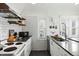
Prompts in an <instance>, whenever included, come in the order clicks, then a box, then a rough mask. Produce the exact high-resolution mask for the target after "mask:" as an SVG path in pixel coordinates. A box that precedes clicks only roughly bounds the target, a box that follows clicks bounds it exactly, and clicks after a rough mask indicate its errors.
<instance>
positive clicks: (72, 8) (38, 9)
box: [24, 3, 79, 16]
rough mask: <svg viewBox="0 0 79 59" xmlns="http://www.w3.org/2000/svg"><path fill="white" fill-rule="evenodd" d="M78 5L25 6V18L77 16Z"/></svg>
mask: <svg viewBox="0 0 79 59" xmlns="http://www.w3.org/2000/svg"><path fill="white" fill-rule="evenodd" d="M78 11H79V5H74V4H72V3H47V4H45V3H38V4H34V5H33V4H26V6H25V10H24V15H25V16H28V15H29V16H31V15H32V16H33V15H35V16H36V15H37V16H59V15H67V16H68V15H79V12H78Z"/></svg>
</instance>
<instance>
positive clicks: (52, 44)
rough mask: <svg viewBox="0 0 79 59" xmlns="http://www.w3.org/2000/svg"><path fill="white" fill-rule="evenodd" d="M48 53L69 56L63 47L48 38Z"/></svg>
mask: <svg viewBox="0 0 79 59" xmlns="http://www.w3.org/2000/svg"><path fill="white" fill-rule="evenodd" d="M50 54H51V56H71V55H70V54H69V53H67V52H66V51H65V50H64V49H63V48H61V47H60V46H59V45H57V44H56V43H55V42H54V41H53V40H51V39H50Z"/></svg>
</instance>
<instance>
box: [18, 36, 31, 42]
mask: <svg viewBox="0 0 79 59" xmlns="http://www.w3.org/2000/svg"><path fill="white" fill-rule="evenodd" d="M30 37H32V36H31V35H30V36H28V37H23V38H22V37H21V38H20V37H19V38H18V39H17V41H21V42H26V41H27V40H28V39H29V38H30Z"/></svg>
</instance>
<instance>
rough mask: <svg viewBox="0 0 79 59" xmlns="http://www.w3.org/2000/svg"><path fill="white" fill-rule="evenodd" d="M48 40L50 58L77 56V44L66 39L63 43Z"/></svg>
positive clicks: (51, 39) (78, 48) (78, 52)
mask: <svg viewBox="0 0 79 59" xmlns="http://www.w3.org/2000/svg"><path fill="white" fill-rule="evenodd" d="M49 38H50V53H51V55H52V56H79V42H76V41H73V40H70V39H66V40H65V41H57V40H56V39H55V38H53V37H51V36H49Z"/></svg>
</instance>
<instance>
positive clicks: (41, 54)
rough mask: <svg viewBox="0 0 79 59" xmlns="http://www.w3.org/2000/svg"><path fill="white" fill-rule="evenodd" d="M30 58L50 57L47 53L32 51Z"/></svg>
mask: <svg viewBox="0 0 79 59" xmlns="http://www.w3.org/2000/svg"><path fill="white" fill-rule="evenodd" d="M30 56H50V54H49V53H48V52H47V51H31V53H30Z"/></svg>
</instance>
